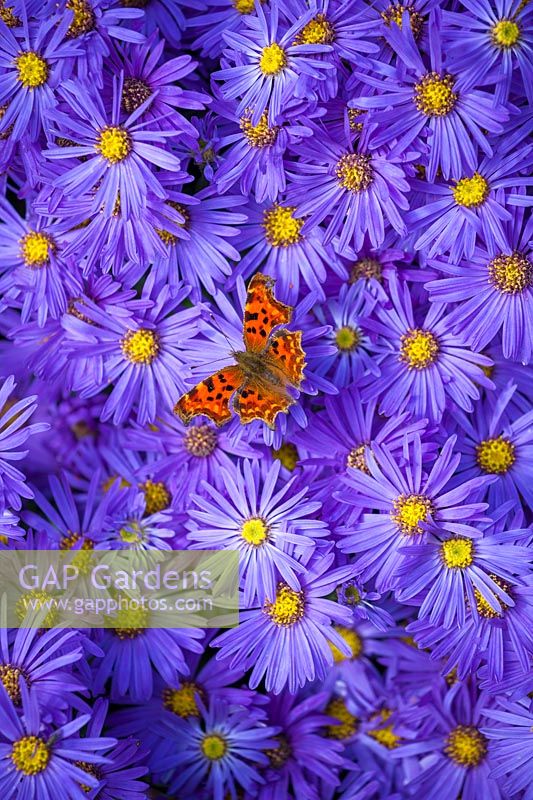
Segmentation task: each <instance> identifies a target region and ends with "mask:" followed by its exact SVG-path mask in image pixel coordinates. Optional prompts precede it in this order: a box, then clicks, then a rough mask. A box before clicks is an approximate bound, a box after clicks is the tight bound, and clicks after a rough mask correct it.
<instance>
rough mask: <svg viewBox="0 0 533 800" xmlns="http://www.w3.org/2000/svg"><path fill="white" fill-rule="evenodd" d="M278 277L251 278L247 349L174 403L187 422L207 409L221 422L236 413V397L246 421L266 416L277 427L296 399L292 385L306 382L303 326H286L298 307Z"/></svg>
mask: <svg viewBox="0 0 533 800" xmlns="http://www.w3.org/2000/svg"><path fill="white" fill-rule="evenodd" d="M273 285H274V281H273V280H272V278H269V277H267V276H266V275H261V273H258V274H257V275H254V277H253V278H252V279H251V281H250V283H249V284H248V294H247V296H246V305H245V307H244V330H243V339H244V346H245V348H246V349H245V350H244V351H239V352H232V353H231V355H232V356H233V358H234V359H235V361H236V362H237V363H236V364H234V365H230V366H227V367H222V369H221V370H219V371H218V372H215V373H214V375H211V377H210V378H206V379H205V380H203V381H201V382H200V383H199V384H198V385H197V386H195V387H194V389H191V391H190V392H187V394H184V395H183V397H181V398H180V399H179V400H178V402H177V403H176V405H175V406H174V413H176V414H177V415H178V416H179V417H180V418H181V419H182V420H183V422H185V423H188V422H190V421H191V419H192V417H195V416H197V415H198V414H203V415H204V416H206V417H209V419H212V420H213V422H215V423H216V424H217V425H223V424H224V423H225V422H227V421H228V420H229V419H231V410H230V400H231V398H232V397H233V396H234V400H233V409H234V410H235V411H236V412H237V414H238V415H239V417H240V419H241V422H242V423H243V424H246V423H248V422H251V421H252V420H254V419H261V420H263V422H266V423H267V425H269V426H270V427H271V428H273V427H274V421H275V419H276V416H277V415H278V414H279V413H280V411H284V412H286V411H287V410H288V408H289V406H291V405H292V404H293V403H294V402H295V401H294V399H293V398H292V397H291V396H290V394H289V392H288V387H289V386H293V387H294V388H296V389H299V388H300V383H301V381H302V379H303V371H304V367H305V360H304V359H305V353H304V351H303V350H302V332H301V331H296V332H294V331H288V330H287V329H286V328H280V329H279V330H277V331H275V332H274V333H272V331H273V330H274V328H276V327H277V326H278V325H284V324H286V323H287V322H290V319H291V316H292V308H291V307H290V306H286V305H284V304H283V303H280V302H279V300H276V298H275V297H274V294H273V292H272V286H273Z"/></svg>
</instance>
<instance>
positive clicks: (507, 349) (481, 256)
mask: <svg viewBox="0 0 533 800" xmlns="http://www.w3.org/2000/svg"><path fill="white" fill-rule="evenodd" d="M521 221H522V214H521V213H519V214H517V215H516V219H515V223H514V225H513V229H512V230H511V231H510V232H509V237H506V238H505V240H504V244H503V246H499V245H497V244H496V243H492V244H491V245H486V246H484V247H481V246H477V247H475V249H474V251H473V253H472V254H471V255H470V257H469V258H468V260H467V261H464V262H462V263H460V264H459V263H453V264H450V263H447V262H446V261H444V260H441V259H435V260H432V261H431V262H430V263H431V264H432V265H433V266H435V267H436V268H437V269H439V270H440V271H441V272H442V273H444V276H446V277H439V278H437V280H433V281H430V282H429V283H427V284H426V289H427V290H428V292H429V299H430V300H431V301H433V302H438V303H442V302H444V303H457V306H456V308H455V309H454V310H453V311H452V312H451V313H450V315H449V316H448V322H449V324H450V326H451V328H452V331H460V332H461V333H462V335H463V336H464V337H465V338H466V340H467V341H468V342H469V343H470V345H471V346H472V347H473V348H474V349H475V350H482V349H483V348H485V347H486V346H487V345H488V344H489V343H490V342H491V341H492V340H493V339H494V337H495V336H497V335H498V334H499V332H500V331H501V333H502V353H501V356H502V357H500V358H498V359H496V360H495V362H494V363H495V368H496V369H498V366H499V365H498V362H501V361H504V360H505V359H512V360H513V361H521V362H522V363H523V364H528V363H529V362H530V361H531V357H532V353H533V323H532V320H533V256H532V254H531V248H530V247H529V246H528V240H529V238H530V234H529V232H528V229H527V227H526V228H524V229H523V230H522V231H520V227H521ZM466 270H467V271H466Z"/></svg>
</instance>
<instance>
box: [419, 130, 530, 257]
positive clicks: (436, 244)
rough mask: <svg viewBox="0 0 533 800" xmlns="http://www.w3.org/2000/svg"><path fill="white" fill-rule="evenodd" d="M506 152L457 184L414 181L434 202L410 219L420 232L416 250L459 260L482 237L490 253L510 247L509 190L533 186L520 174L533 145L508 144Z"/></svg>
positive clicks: (488, 158) (527, 166) (485, 161)
mask: <svg viewBox="0 0 533 800" xmlns="http://www.w3.org/2000/svg"><path fill="white" fill-rule="evenodd" d="M506 145H507V143H506ZM508 148H509V149H508V150H507V146H506V148H505V150H506V152H505V151H504V152H501V151H500V152H498V151H497V152H496V153H495V154H494V155H492V156H485V157H484V158H483V159H482V160H481V162H480V163H479V165H478V167H477V168H476V169H475V170H468V172H467V174H466V175H464V173H463V176H462V177H461V178H460V179H459V180H456V181H454V184H455V185H453V186H451V185H449V184H444V183H437V184H435V183H431V184H428V183H426V182H425V181H413V189H414V190H416V191H419V192H421V193H422V195H426V196H427V195H430V196H433V197H434V198H435V199H432V201H431V202H426V203H425V204H424V205H421V206H420V207H419V208H416V209H414V210H413V211H411V212H409V214H408V215H407V216H406V222H407V224H408V225H409V226H410V227H411V229H412V230H413V231H414V232H415V233H418V232H419V231H420V230H421V231H422V234H421V235H419V236H418V238H417V240H416V242H415V247H416V248H417V249H420V250H424V251H426V252H427V254H428V256H430V257H431V256H434V255H436V254H439V253H448V252H449V254H450V255H449V260H450V261H457V260H459V259H460V258H462V256H463V255H464V256H466V257H467V258H471V256H472V255H473V254H474V250H475V245H476V241H477V240H478V239H479V238H481V239H482V240H483V241H484V243H485V245H486V247H487V249H488V250H495V249H497V248H498V249H500V250H502V249H503V250H505V249H506V248H507V247H508V242H507V237H506V233H505V224H506V223H510V222H512V220H513V216H512V214H511V211H510V210H509V208H508V207H507V201H508V199H509V193H508V191H507V193H506V190H509V189H513V188H517V187H520V186H531V185H533V178H529V177H522V176H520V175H517V172H518V173H521V172H523V171H526V170H528V169H530V168H531V164H533V147H522V148H517V149H515V148H514V147H513V145H512V143H509V144H508ZM525 174H526V175H527V172H526V173H525ZM531 203H533V200H531Z"/></svg>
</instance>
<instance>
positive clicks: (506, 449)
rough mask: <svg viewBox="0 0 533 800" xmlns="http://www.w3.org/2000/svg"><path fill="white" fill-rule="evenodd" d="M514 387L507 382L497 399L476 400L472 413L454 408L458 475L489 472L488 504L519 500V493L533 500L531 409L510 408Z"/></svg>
mask: <svg viewBox="0 0 533 800" xmlns="http://www.w3.org/2000/svg"><path fill="white" fill-rule="evenodd" d="M515 391H516V386H514V385H513V384H508V385H507V386H506V387H505V389H504V390H503V391H502V392H501V393H500V395H499V396H498V398H497V399H496V401H493V402H490V403H489V402H487V401H486V402H484V403H478V405H477V406H476V410H475V414H469V415H468V416H467V415H466V414H464V413H462V412H461V411H459V410H454V411H453V416H454V418H455V421H456V423H457V425H458V428H459V431H458V433H459V448H460V450H461V453H462V456H463V457H462V460H461V464H460V467H459V470H458V475H457V478H458V480H460V481H462V480H469V479H471V478H473V477H475V476H480V475H492V476H493V482H492V483H491V484H490V485H488V488H487V499H488V501H489V503H490V506H491V508H492V507H493V508H498V507H499V506H501V505H502V503H504V502H505V501H506V500H509V499H513V500H515V502H516V503H517V504H519V502H520V496H522V497H523V498H524V499H525V501H526V503H528V504H529V505H531V504H533V488H532V486H531V480H530V477H531V467H532V465H533V427H532V421H533V411H528V412H527V413H525V414H518V413H517V412H516V411H515V410H514V409H513V408H512V406H511V405H510V401H511V398H512V396H513V394H514V393H515Z"/></svg>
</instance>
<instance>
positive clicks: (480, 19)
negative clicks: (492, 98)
mask: <svg viewBox="0 0 533 800" xmlns="http://www.w3.org/2000/svg"><path fill="white" fill-rule="evenodd" d="M462 5H463V6H464V8H461V11H460V13H458V12H457V11H453V10H449V11H445V12H444V14H443V23H444V24H443V26H442V37H443V42H444V43H445V46H446V53H447V56H448V58H449V61H450V67H451V68H452V69H453V71H456V72H457V73H458V74H460V75H464V76H465V78H470V77H471V78H473V79H475V80H478V81H479V80H481V79H482V78H484V77H485V76H486V75H487V74H488V77H489V78H490V79H492V80H494V83H495V86H496V97H497V99H498V100H503V101H505V100H507V98H508V96H509V92H510V89H511V84H512V79H513V72H514V70H515V68H516V67H518V69H519V70H520V74H521V77H522V81H523V85H524V89H525V91H526V95H527V96H528V98H529V100H530V102H531V101H532V100H533V79H532V77H531V66H532V65H531V51H532V48H533V17H532V16H531V8H529V7H528V4H527V3H525V4H524V3H522V2H520V0H503V2H501V3H499V4H498V5H495V4H494V3H491V2H490V0H464V2H463V3H462ZM465 9H466V10H465Z"/></svg>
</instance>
